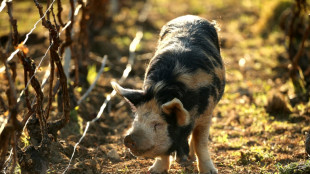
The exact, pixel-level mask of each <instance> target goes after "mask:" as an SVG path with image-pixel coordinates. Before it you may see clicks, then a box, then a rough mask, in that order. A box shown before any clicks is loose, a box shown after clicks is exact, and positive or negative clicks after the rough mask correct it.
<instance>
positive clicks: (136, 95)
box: [111, 15, 225, 174]
mask: <svg viewBox="0 0 310 174" xmlns="http://www.w3.org/2000/svg"><path fill="white" fill-rule="evenodd" d="M111 84H112V87H113V88H114V89H115V90H116V92H117V93H118V94H120V95H121V96H123V97H124V98H125V100H126V101H127V102H128V103H129V104H130V105H131V106H132V108H133V110H134V112H135V119H134V121H133V123H132V128H131V129H130V130H129V132H128V135H127V136H126V137H125V139H124V144H125V146H126V147H128V148H129V149H130V151H131V153H132V154H134V155H136V156H144V157H157V158H156V161H155V163H154V164H153V166H151V167H150V169H149V171H150V172H151V173H163V172H167V171H168V169H169V165H170V161H169V156H170V155H171V154H172V153H173V152H176V154H177V159H178V160H179V161H181V162H182V161H184V160H187V159H191V160H194V159H195V155H196V156H197V158H198V169H199V172H200V173H212V174H213V173H217V169H216V168H215V167H214V165H213V162H212V160H211V158H210V155H209V151H208V136H209V128H210V126H211V117H212V111H213V109H214V107H215V106H216V104H217V103H218V102H219V100H220V99H221V97H222V95H223V92H224V87H225V68H224V64H223V60H222V58H221V55H220V46H219V41H218V36H217V31H216V28H215V26H214V24H212V23H210V22H209V21H208V20H206V19H204V18H201V17H198V16H193V15H187V16H182V17H178V18H176V19H173V20H171V21H170V22H168V23H167V24H166V25H165V26H164V27H163V28H162V30H161V32H160V38H159V41H158V47H157V50H156V52H155V55H154V57H153V58H152V59H151V60H150V63H149V65H148V67H147V70H146V73H145V79H144V84H143V89H142V90H134V89H125V88H123V87H121V86H120V85H118V84H117V83H115V82H112V83H111ZM189 138H190V140H189V141H190V143H188V139H189Z"/></svg>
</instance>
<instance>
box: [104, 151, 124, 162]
mask: <svg viewBox="0 0 310 174" xmlns="http://www.w3.org/2000/svg"><path fill="white" fill-rule="evenodd" d="M107 155H108V157H109V158H111V159H113V160H117V161H119V160H120V159H121V158H120V156H119V155H118V153H117V152H116V150H115V149H111V150H110V151H109V152H108V154H107Z"/></svg>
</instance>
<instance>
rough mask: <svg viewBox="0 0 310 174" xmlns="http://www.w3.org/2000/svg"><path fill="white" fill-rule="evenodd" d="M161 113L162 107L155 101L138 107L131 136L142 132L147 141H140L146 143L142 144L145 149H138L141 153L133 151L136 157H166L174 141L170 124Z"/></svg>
mask: <svg viewBox="0 0 310 174" xmlns="http://www.w3.org/2000/svg"><path fill="white" fill-rule="evenodd" d="M160 113H161V111H160V107H159V106H158V104H157V102H156V100H155V99H152V100H151V101H148V102H146V103H145V104H143V105H141V106H139V107H137V112H136V117H135V120H134V122H133V125H132V128H131V130H130V131H129V134H131V133H133V132H135V131H142V132H143V133H144V136H143V137H144V138H145V140H139V141H143V142H145V143H143V144H141V146H143V147H138V149H141V151H137V152H133V151H132V153H133V154H134V155H137V156H144V157H157V156H160V155H165V154H166V152H167V151H168V149H169V148H170V146H171V144H172V141H171V139H170V137H169V134H168V124H167V122H166V121H165V120H164V119H163V117H162V116H160Z"/></svg>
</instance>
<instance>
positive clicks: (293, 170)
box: [276, 160, 310, 174]
mask: <svg viewBox="0 0 310 174" xmlns="http://www.w3.org/2000/svg"><path fill="white" fill-rule="evenodd" d="M276 167H277V168H278V171H279V173H280V174H306V173H310V160H306V161H305V162H293V163H290V164H287V165H285V166H283V165H282V164H279V163H278V164H277V165H276Z"/></svg>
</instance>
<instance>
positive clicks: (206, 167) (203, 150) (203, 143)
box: [192, 116, 218, 174]
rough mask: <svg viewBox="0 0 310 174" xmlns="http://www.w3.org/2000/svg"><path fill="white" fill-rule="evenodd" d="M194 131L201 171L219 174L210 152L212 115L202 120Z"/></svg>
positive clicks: (195, 147) (195, 146)
mask: <svg viewBox="0 0 310 174" xmlns="http://www.w3.org/2000/svg"><path fill="white" fill-rule="evenodd" d="M200 123H201V124H198V125H197V126H196V127H195V128H194V131H193V137H192V138H193V140H194V142H193V143H194V144H193V145H194V149H195V152H196V155H197V158H198V169H199V173H206V174H217V173H218V171H217V169H216V168H215V166H214V164H213V162H212V160H211V158H210V154H209V149H208V137H209V129H210V126H211V116H210V117H207V118H205V119H204V120H203V121H201V122H200Z"/></svg>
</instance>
